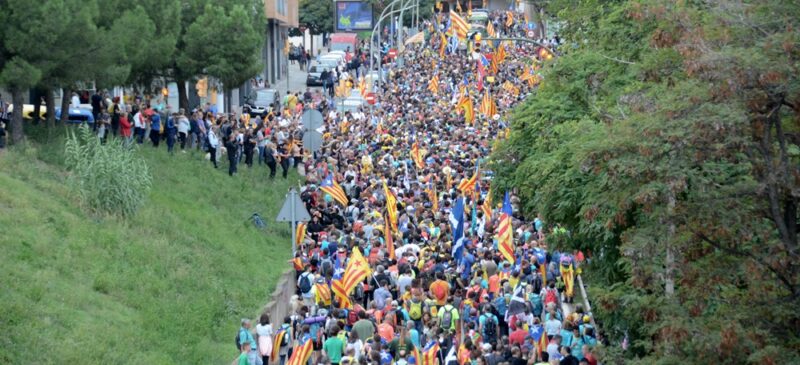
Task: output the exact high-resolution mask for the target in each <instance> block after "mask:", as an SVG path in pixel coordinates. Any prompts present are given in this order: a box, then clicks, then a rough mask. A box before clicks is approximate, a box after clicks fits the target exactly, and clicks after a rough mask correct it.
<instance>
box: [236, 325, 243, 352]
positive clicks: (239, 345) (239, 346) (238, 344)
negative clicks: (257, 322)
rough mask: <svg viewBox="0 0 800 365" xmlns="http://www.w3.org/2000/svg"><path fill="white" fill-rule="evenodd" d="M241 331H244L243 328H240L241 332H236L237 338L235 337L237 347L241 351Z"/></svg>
mask: <svg viewBox="0 0 800 365" xmlns="http://www.w3.org/2000/svg"><path fill="white" fill-rule="evenodd" d="M241 333H242V331H241V330H239V332H236V338H235V340H236V349H237V350H239V351H240V352H241V351H242V344H241V343H240V342H239V341H240V340H241V337H239V335H240V334H241Z"/></svg>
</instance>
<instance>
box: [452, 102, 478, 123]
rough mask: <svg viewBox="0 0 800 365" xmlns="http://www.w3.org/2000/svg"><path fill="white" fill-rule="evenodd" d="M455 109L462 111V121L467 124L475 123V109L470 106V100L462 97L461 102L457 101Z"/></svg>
mask: <svg viewBox="0 0 800 365" xmlns="http://www.w3.org/2000/svg"><path fill="white" fill-rule="evenodd" d="M456 109H458V110H460V109H464V121H466V122H467V123H470V124H472V122H473V121H475V107H474V106H473V105H472V99H470V98H469V96H463V97H462V98H461V100H459V101H458V105H456Z"/></svg>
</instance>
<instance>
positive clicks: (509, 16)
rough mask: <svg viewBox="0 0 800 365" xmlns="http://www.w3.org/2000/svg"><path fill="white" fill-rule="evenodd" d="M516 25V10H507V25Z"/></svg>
mask: <svg viewBox="0 0 800 365" xmlns="http://www.w3.org/2000/svg"><path fill="white" fill-rule="evenodd" d="M512 25H514V12H513V11H511V10H509V11H507V12H506V27H510V26H512Z"/></svg>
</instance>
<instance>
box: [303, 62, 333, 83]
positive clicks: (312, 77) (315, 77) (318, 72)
mask: <svg viewBox="0 0 800 365" xmlns="http://www.w3.org/2000/svg"><path fill="white" fill-rule="evenodd" d="M330 70H331V68H330V67H328V66H325V65H314V66H311V67H309V68H308V76H307V77H306V86H321V85H322V84H323V82H322V79H321V76H322V72H323V71H330Z"/></svg>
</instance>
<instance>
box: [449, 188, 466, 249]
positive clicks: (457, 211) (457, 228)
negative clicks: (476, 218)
mask: <svg viewBox="0 0 800 365" xmlns="http://www.w3.org/2000/svg"><path fill="white" fill-rule="evenodd" d="M450 225H451V226H452V227H453V252H452V256H453V258H454V259H455V260H456V262H460V261H461V257H462V256H463V255H464V240H465V237H464V198H463V197H461V198H458V200H457V201H456V205H455V206H454V207H453V210H451V211H450Z"/></svg>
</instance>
